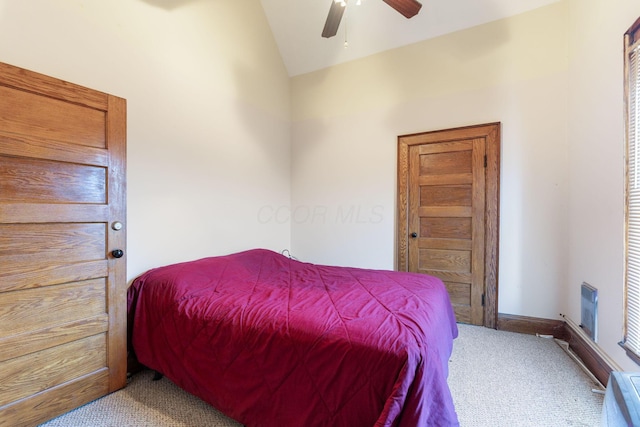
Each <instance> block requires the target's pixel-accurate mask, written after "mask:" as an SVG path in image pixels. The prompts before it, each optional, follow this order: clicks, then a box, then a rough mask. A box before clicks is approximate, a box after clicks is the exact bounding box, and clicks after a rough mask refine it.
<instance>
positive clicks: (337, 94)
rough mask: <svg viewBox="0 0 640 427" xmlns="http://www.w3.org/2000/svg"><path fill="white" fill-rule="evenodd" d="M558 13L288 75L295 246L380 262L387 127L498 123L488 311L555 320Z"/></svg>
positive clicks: (387, 191)
mask: <svg viewBox="0 0 640 427" xmlns="http://www.w3.org/2000/svg"><path fill="white" fill-rule="evenodd" d="M567 19H568V17H567V7H566V4H565V3H563V2H561V3H556V4H554V5H551V6H547V7H544V8H540V9H537V10H534V11H532V12H530V13H526V14H522V15H518V16H516V17H512V18H509V19H504V20H500V21H496V22H493V23H489V24H485V25H481V26H478V27H475V28H471V29H468V30H465V31H460V32H456V33H453V34H450V35H446V36H442V37H439V38H436V39H432V40H428V41H424V42H421V43H417V44H414V45H410V46H407V47H404V48H400V49H394V50H392V51H388V52H385V53H381V54H378V55H374V56H371V57H368V58H365V59H362V60H358V61H353V62H350V63H347V64H343V65H339V66H334V67H331V68H329V69H326V70H321V71H318V72H314V73H310V74H306V75H302V76H298V77H295V78H293V79H292V89H291V90H292V114H293V131H292V144H293V149H292V210H293V211H294V212H298V213H299V217H297V218H296V217H294V218H293V224H292V227H293V229H292V230H293V231H292V248H293V250H294V254H295V255H296V256H298V257H300V258H302V259H305V260H310V261H313V262H320V263H328V264H339V265H355V266H362V267H373V268H386V269H392V268H393V267H394V261H395V217H396V194H397V190H396V185H397V184H396V182H397V179H396V174H397V166H396V165H397V137H398V135H403V134H408V133H415V132H423V131H429V130H436V129H445V128H451V127H457V126H466V125H473V124H480V123H488V122H495V121H500V122H502V124H503V126H502V131H503V132H502V168H501V192H500V197H501V210H500V233H501V235H500V273H499V282H500V284H499V286H500V289H499V304H498V306H499V310H500V312H504V313H513V314H520V315H529V316H536V317H543V318H557V317H558V314H559V312H560V309H561V308H562V307H564V298H565V284H566V279H567V263H568V258H567V256H568V246H567V241H568V230H567V227H566V224H567V200H568V172H567V162H568V145H567V137H566V134H567V130H566V124H567V102H568V101H567V69H568V64H567V34H566V23H567ZM540 28H544V31H543V32H541V31H540ZM350 209H351V211H350ZM306 212H311V213H312V214H311V215H305V214H306ZM313 212H316V213H317V214H316V215H315V216H314V215H313ZM349 212H351V216H349V215H348V213H349ZM323 213H324V215H323ZM358 214H359V216H358Z"/></svg>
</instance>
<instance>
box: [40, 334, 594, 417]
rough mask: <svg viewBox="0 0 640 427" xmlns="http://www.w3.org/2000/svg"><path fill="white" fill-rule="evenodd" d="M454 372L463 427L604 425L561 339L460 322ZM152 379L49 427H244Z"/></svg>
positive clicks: (143, 378)
mask: <svg viewBox="0 0 640 427" xmlns="http://www.w3.org/2000/svg"><path fill="white" fill-rule="evenodd" d="M449 369H450V371H449V386H450V388H451V393H452V395H453V399H454V403H455V405H456V411H457V412H458V417H459V419H460V425H461V426H463V427H467V426H469V427H485V426H486V427H501V426H505V427H519V426H522V427H556V426H557V427H567V426H593V427H596V426H599V425H600V413H601V406H602V398H603V396H602V395H600V394H596V393H593V392H592V389H593V388H597V385H596V384H594V383H593V382H592V381H591V380H590V379H589V377H588V376H587V375H585V374H584V373H583V371H582V370H581V369H580V367H579V366H578V365H577V364H576V363H575V362H574V361H573V360H572V359H571V358H570V357H569V356H567V354H566V353H565V352H564V350H563V349H562V348H561V347H560V346H559V345H558V344H556V342H555V341H554V340H553V339H548V338H538V337H535V336H530V335H521V334H514V333H509V332H498V331H494V330H492V329H486V328H481V327H476V326H469V325H460V336H459V338H458V339H456V341H455V344H454V349H453V355H452V356H451V363H450V365H449ZM151 377H152V375H151V373H150V372H143V373H141V374H138V375H136V376H134V377H133V379H132V380H131V382H130V384H129V385H128V386H127V388H125V389H124V390H121V391H119V392H116V393H113V394H111V395H109V396H106V397H104V398H102V399H99V400H97V401H95V402H93V403H90V404H88V405H85V406H83V407H81V408H79V409H76V410H75V411H72V412H70V413H68V414H66V415H63V416H61V417H58V418H56V419H54V420H51V421H49V422H47V423H45V424H42V426H44V427H63V426H64V427H87V426H91V427H123V426H131V427H134V426H135V427H138V426H157V427H181V426H184V427H203V426H207V427H239V426H240V424H239V423H237V422H235V421H233V420H231V419H229V418H227V417H225V416H224V415H222V414H220V413H219V412H218V411H216V410H215V409H214V408H212V407H211V406H209V405H207V404H206V403H204V402H202V401H201V400H199V399H198V398H196V397H193V396H191V395H189V394H187V393H185V392H183V391H182V390H180V389H179V388H177V387H176V386H175V385H173V384H172V383H171V382H170V381H169V380H167V379H166V378H163V379H162V380H160V381H156V382H152V381H151ZM283 427H298V426H283ZM299 427H303V426H299ZM328 427H329V426H328ZM354 427H355V426H354Z"/></svg>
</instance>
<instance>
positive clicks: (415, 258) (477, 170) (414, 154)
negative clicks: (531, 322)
mask: <svg viewBox="0 0 640 427" xmlns="http://www.w3.org/2000/svg"><path fill="white" fill-rule="evenodd" d="M499 136H500V127H499V124H497V123H493V124H488V125H481V126H472V127H466V128H457V129H448V130H442V131H436V132H426V133H421V134H416V135H407V136H401V137H399V139H398V142H399V144H398V183H399V187H398V196H399V201H398V269H399V270H404V271H412V272H416V273H425V274H430V275H432V276H436V277H439V278H441V279H442V280H443V281H444V283H445V285H446V286H447V290H448V291H449V295H450V298H451V302H452V304H453V307H454V311H455V314H456V318H457V320H458V321H459V322H463V323H470V324H474V325H485V326H489V327H495V326H496V325H495V322H496V319H497V311H496V301H497V249H498V247H497V245H498V172H499V167H498V166H499V147H500V145H499V143H500V137H499Z"/></svg>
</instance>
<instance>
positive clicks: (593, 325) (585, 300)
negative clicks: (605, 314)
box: [580, 282, 598, 341]
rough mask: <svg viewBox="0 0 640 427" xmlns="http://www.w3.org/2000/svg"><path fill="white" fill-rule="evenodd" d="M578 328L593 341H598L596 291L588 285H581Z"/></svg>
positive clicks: (584, 283)
mask: <svg viewBox="0 0 640 427" xmlns="http://www.w3.org/2000/svg"><path fill="white" fill-rule="evenodd" d="M581 293H582V302H581V304H580V306H581V312H582V315H581V318H580V327H581V328H582V329H583V330H584V331H585V332H586V333H587V335H588V336H589V337H590V338H591V339H592V340H593V341H597V340H598V290H597V289H596V288H594V287H593V286H591V285H590V284H588V283H586V282H583V283H582V289H581Z"/></svg>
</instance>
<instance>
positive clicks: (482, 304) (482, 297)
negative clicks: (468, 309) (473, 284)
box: [482, 294, 484, 307]
mask: <svg viewBox="0 0 640 427" xmlns="http://www.w3.org/2000/svg"><path fill="white" fill-rule="evenodd" d="M482 306H483V307H484V294H482Z"/></svg>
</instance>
